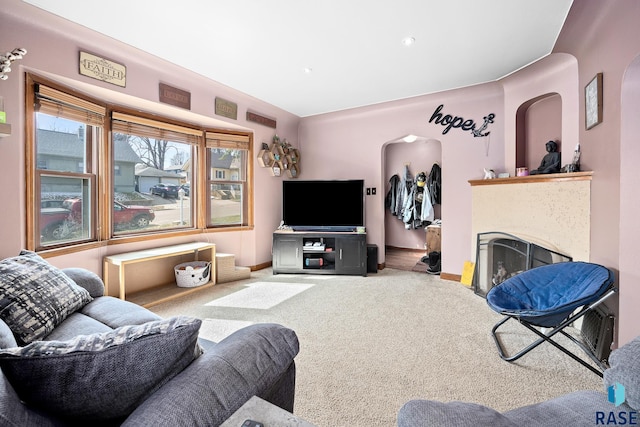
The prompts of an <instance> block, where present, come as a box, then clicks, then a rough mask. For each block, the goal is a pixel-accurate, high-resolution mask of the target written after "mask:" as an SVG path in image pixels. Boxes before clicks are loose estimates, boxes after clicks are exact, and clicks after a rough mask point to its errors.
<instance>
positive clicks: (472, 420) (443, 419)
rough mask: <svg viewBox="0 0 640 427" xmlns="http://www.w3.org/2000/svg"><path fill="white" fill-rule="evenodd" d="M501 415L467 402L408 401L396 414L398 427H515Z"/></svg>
mask: <svg viewBox="0 0 640 427" xmlns="http://www.w3.org/2000/svg"><path fill="white" fill-rule="evenodd" d="M517 425H518V424H514V423H512V422H511V421H510V420H509V419H508V418H507V417H505V416H504V415H502V414H501V413H499V412H497V411H495V410H493V409H491V408H488V407H486V406H482V405H478V404H476V403H467V402H458V401H455V402H446V403H445V402H437V401H434V400H410V401H409V402H407V403H405V404H404V405H403V406H402V408H400V411H399V412H398V427H414V426H456V427H477V426H491V427H516V426H517Z"/></svg>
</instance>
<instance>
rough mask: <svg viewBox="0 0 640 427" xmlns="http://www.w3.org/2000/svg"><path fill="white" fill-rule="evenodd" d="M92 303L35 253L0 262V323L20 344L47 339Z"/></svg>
mask: <svg viewBox="0 0 640 427" xmlns="http://www.w3.org/2000/svg"><path fill="white" fill-rule="evenodd" d="M91 300H92V298H91V296H90V295H89V292H88V291H87V290H86V289H83V288H82V287H80V286H78V285H76V284H75V283H74V282H73V281H72V280H71V279H70V278H69V277H67V276H66V275H65V274H64V273H63V272H62V271H60V270H59V269H57V268H56V267H54V266H52V265H51V264H49V263H48V262H46V261H45V260H44V259H42V258H41V257H40V256H38V255H37V254H35V252H28V251H22V252H21V253H20V255H18V256H17V257H13V258H7V259H4V260H2V261H0V319H2V320H4V322H5V323H6V324H7V326H9V328H10V329H11V331H12V332H13V333H14V335H15V336H16V340H17V341H18V343H20V344H28V343H30V342H33V341H36V340H39V339H42V338H44V337H45V336H47V335H48V334H49V333H50V332H51V331H52V330H53V329H54V328H55V327H56V326H57V325H59V324H60V323H62V321H63V320H64V319H66V318H67V316H69V315H70V314H71V313H73V312H74V311H76V310H78V309H80V308H82V307H84V306H85V304H87V303H89V302H90V301H91Z"/></svg>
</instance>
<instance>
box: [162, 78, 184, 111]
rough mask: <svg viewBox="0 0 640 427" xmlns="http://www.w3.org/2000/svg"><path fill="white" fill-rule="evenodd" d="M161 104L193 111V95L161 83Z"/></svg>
mask: <svg viewBox="0 0 640 427" xmlns="http://www.w3.org/2000/svg"><path fill="white" fill-rule="evenodd" d="M160 102H163V103H165V104H170V105H174V106H176V107H180V108H184V109H187V110H190V109H191V93H189V92H187V91H185V90H182V89H178V88H175V87H172V86H169V85H168V84H164V83H160Z"/></svg>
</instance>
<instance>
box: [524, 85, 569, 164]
mask: <svg viewBox="0 0 640 427" xmlns="http://www.w3.org/2000/svg"><path fill="white" fill-rule="evenodd" d="M547 141H555V142H556V143H557V144H558V151H560V155H561V159H562V160H561V163H560V164H561V165H564V164H565V163H567V162H569V161H570V160H571V159H572V158H573V151H574V150H575V144H573V143H571V142H568V143H566V144H563V141H562V98H561V96H560V95H559V94H558V93H548V94H545V95H541V96H538V97H536V98H533V99H530V100H529V101H527V102H524V103H523V104H522V105H520V107H519V108H518V111H517V112H516V168H520V167H526V168H528V169H529V171H531V170H534V169H537V168H538V167H539V166H540V162H541V161H542V158H543V157H544V156H545V154H547V152H546V148H545V144H546V143H547ZM563 152H564V153H565V155H564V156H563V155H562V153H563ZM568 153H570V154H568ZM565 159H568V160H567V161H565Z"/></svg>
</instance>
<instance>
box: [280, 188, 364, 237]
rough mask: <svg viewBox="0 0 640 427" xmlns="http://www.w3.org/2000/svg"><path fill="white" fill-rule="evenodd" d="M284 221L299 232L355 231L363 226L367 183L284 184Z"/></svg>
mask: <svg viewBox="0 0 640 427" xmlns="http://www.w3.org/2000/svg"><path fill="white" fill-rule="evenodd" d="M282 220H283V222H284V224H285V225H287V226H289V227H291V228H292V229H294V230H300V231H303V230H309V231H322V230H327V231H355V229H356V227H361V226H362V227H363V226H364V180H362V179H358V180H333V181H298V180H290V181H283V182H282Z"/></svg>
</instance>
